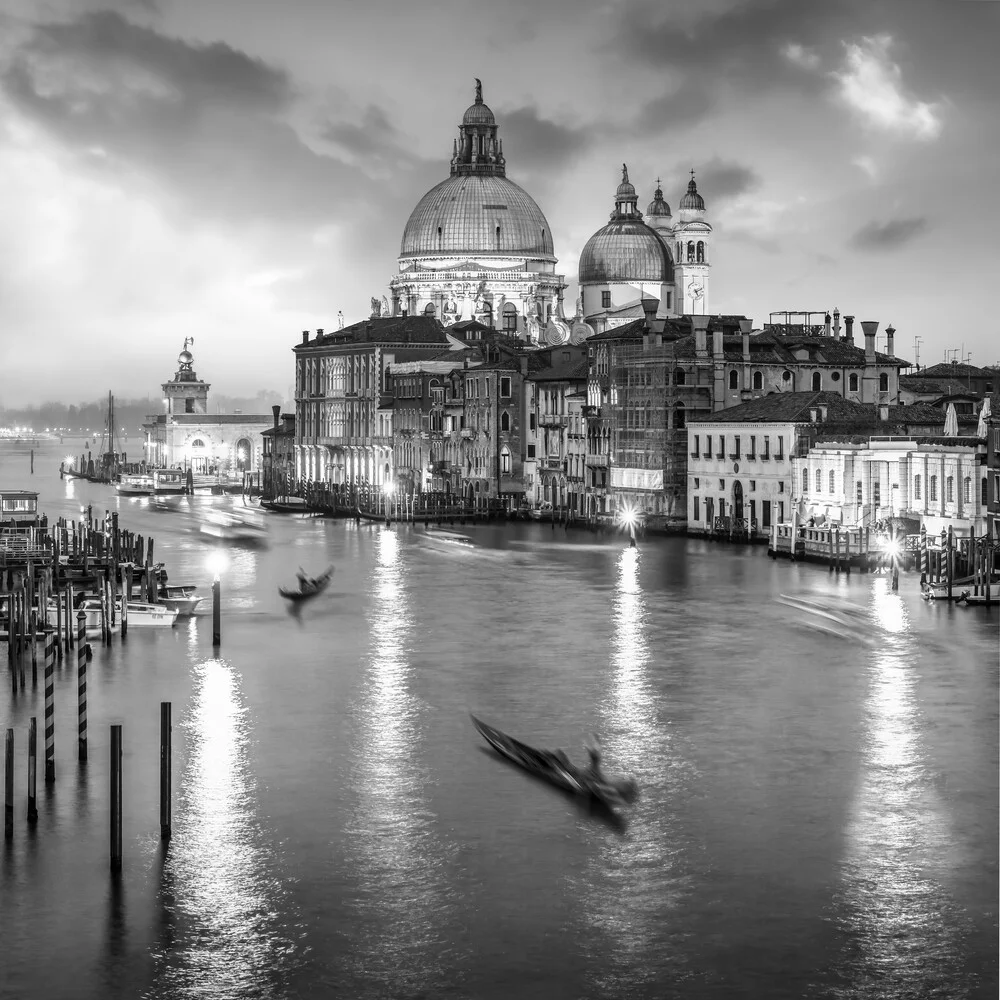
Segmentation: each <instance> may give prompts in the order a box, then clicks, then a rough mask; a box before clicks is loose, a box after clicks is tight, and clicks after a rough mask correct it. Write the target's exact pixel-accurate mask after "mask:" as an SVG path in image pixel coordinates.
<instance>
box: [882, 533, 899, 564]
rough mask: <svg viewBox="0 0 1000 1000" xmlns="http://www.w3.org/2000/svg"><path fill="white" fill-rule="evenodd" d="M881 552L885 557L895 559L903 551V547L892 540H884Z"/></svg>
mask: <svg viewBox="0 0 1000 1000" xmlns="http://www.w3.org/2000/svg"><path fill="white" fill-rule="evenodd" d="M882 551H883V552H884V553H885V554H886V555H887V556H892V558H893V559H895V558H897V557H898V556H899V555H900V554H901V553H902V551H903V547H902V546H901V545H900V544H899V542H897V541H896V539H894V538H886V540H885V541H884V542H883V543H882Z"/></svg>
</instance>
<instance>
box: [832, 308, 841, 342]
mask: <svg viewBox="0 0 1000 1000" xmlns="http://www.w3.org/2000/svg"><path fill="white" fill-rule="evenodd" d="M833 335H834V337H836V338H837V340H840V310H839V309H834V310H833Z"/></svg>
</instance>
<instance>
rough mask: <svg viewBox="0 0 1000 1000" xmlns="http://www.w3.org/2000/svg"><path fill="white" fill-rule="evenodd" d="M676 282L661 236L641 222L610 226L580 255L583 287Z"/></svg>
mask: <svg viewBox="0 0 1000 1000" xmlns="http://www.w3.org/2000/svg"><path fill="white" fill-rule="evenodd" d="M673 280H674V269H673V264H672V263H671V260H670V256H669V254H668V253H667V251H666V249H665V248H664V246H663V243H662V242H661V241H660V238H659V236H657V235H656V233H655V232H654V231H653V230H652V229H650V228H649V226H647V225H646V224H645V223H644V222H642V221H640V220H638V219H619V220H616V221H614V222H610V223H608V225H606V226H605V227H604V228H603V229H599V230H598V231H597V232H596V233H594V235H593V236H591V237H590V239H589V240H587V242H586V244H585V245H584V248H583V252H582V253H581V254H580V269H579V281H580V284H581V285H590V284H608V283H609V282H612V281H623V282H636V281H655V282H658V283H662V282H669V281H673Z"/></svg>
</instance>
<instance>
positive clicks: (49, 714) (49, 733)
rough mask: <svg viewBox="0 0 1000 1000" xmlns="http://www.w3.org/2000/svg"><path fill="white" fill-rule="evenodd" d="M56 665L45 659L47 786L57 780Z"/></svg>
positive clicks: (47, 658) (49, 659)
mask: <svg viewBox="0 0 1000 1000" xmlns="http://www.w3.org/2000/svg"><path fill="white" fill-rule="evenodd" d="M55 673H56V668H55V663H54V662H53V660H52V659H51V658H49V657H46V659H45V784H46V785H51V784H52V782H54V781H55V780H56V722H55Z"/></svg>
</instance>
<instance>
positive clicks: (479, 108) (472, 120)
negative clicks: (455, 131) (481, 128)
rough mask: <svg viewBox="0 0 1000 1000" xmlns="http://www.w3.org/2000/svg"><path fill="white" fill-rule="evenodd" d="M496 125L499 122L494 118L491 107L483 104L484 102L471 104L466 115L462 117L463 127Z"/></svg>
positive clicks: (466, 110)
mask: <svg viewBox="0 0 1000 1000" xmlns="http://www.w3.org/2000/svg"><path fill="white" fill-rule="evenodd" d="M496 123H497V120H496V118H494V117H493V112H492V111H491V110H490V106H489V105H488V104H483V102H482V101H476V103H475V104H470V105H469V106H468V107H467V108H466V109H465V114H464V115H462V124H463V125H496Z"/></svg>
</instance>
